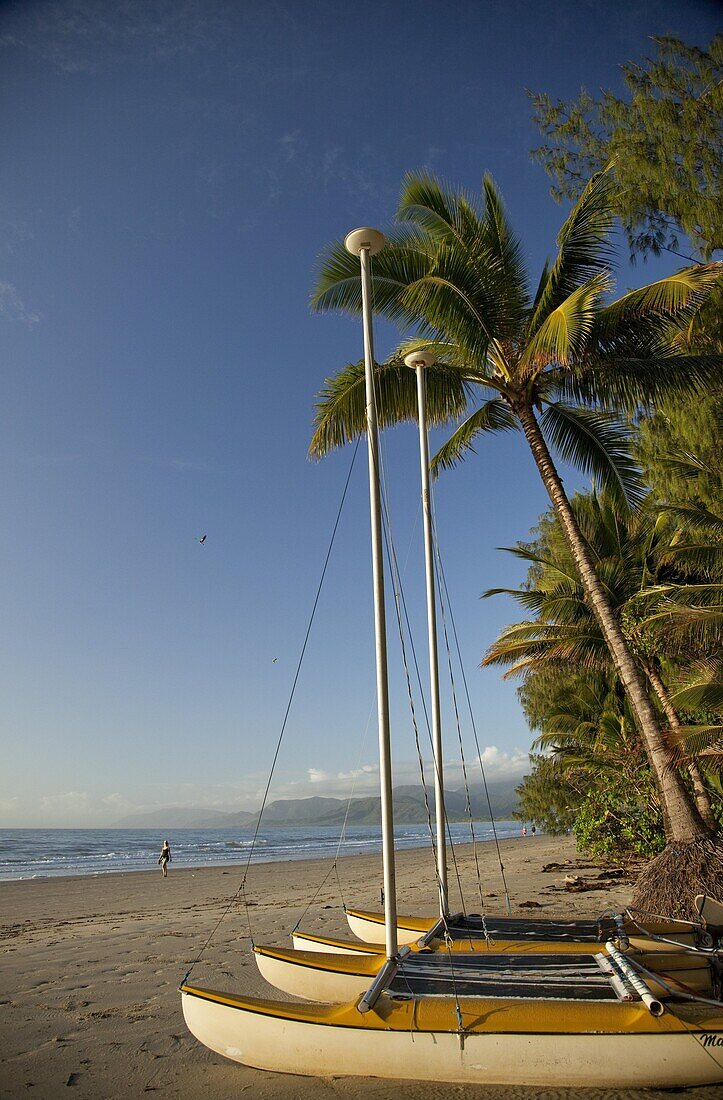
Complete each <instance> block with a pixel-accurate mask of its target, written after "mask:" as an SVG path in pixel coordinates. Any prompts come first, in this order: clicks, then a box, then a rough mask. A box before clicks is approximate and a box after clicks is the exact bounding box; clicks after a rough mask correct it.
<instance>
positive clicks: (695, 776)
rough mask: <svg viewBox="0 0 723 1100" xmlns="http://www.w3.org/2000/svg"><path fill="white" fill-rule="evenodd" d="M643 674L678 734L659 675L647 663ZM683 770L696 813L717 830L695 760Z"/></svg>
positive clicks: (677, 719)
mask: <svg viewBox="0 0 723 1100" xmlns="http://www.w3.org/2000/svg"><path fill="white" fill-rule="evenodd" d="M645 674H646V676H647V677H648V679H649V680H650V686H651V687H652V689H653V691H654V692H655V694H656V695H657V697H658V702H659V703H660V705H661V707H662V708H663V714H664V715H665V718H666V721H667V723H668V726H669V727H670V729H671V731H672V732H673V733H674V734H680V732H681V729H682V727H681V725H680V719H679V718H678V713H677V711H676V709H675V707H674V706H673V704H672V703H671V701H670V696H669V695H668V690H667V688H666V686H665V684H664V683H663V681H662V678H661V676H660V673H659V672H658V670H657V669H656V668H655V666H654V665H653V664H652V663H651V662H649V661H646V662H645ZM685 769H686V771H687V772H688V775H689V776H690V780H691V783H692V784H693V798H694V799H695V804H696V806H697V807H698V813H699V814H700V816H701V817H702V818H703V821H704V822H705V823H706V825H707V826H708V827H709V828H710V829H712V830H713V831H715V830H716V828H717V823H716V819H715V817H714V816H713V808H712V806H711V804H710V798H709V797H708V792H707V791H706V789H705V784H704V783H703V777H702V775H701V774H700V768H699V767H698V764H697V763H696V761H695V760H688V761H687V762H686V765H685Z"/></svg>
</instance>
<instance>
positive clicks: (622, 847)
mask: <svg viewBox="0 0 723 1100" xmlns="http://www.w3.org/2000/svg"><path fill="white" fill-rule="evenodd" d="M653 796H654V792H653V788H652V784H651V785H650V787H649V790H648V798H647V799H646V797H645V796H644V794H643V795H641V794H640V792H638V791H632V792H631V791H630V790H629V789H627V788H626V786H625V785H624V784H622V783H609V784H608V785H607V787H606V788H605V789H603V790H600V789H596V790H591V791H589V792H588V794H587V795H586V796H585V798H584V799H583V802H582V805H581V806H580V808H579V810H578V812H577V815H576V818H575V823H574V825H573V830H572V831H573V833H574V835H575V839H576V841H577V845H578V848H580V849H581V850H582V851H584V852H589V853H590V855H593V856H604V857H606V858H608V859H624V858H626V857H630V856H639V857H641V858H643V859H652V857H653V856H656V855H658V853H659V852H662V850H663V848H664V847H665V832H664V829H663V817H662V814H661V812H660V807H659V805H658V804H657V802H656V801H655V800H654V797H653Z"/></svg>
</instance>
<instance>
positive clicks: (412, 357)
mask: <svg viewBox="0 0 723 1100" xmlns="http://www.w3.org/2000/svg"><path fill="white" fill-rule="evenodd" d="M435 361H436V360H435V357H434V355H432V352H431V351H410V353H409V355H405V356H404V363H405V366H407V367H411V368H412V370H416V369H417V367H431V366H432V364H433V363H434V362H435Z"/></svg>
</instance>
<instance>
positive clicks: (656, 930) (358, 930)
mask: <svg viewBox="0 0 723 1100" xmlns="http://www.w3.org/2000/svg"><path fill="white" fill-rule="evenodd" d="M345 914H346V919H347V923H348V925H349V929H350V931H351V932H353V934H354V935H355V936H356V937H357V939H359V940H361V941H362V943H363V944H365V945H375V946H381V945H383V944H384V914H383V913H373V912H368V911H366V910H363V909H346V910H345ZM438 920H439V918H438V917H410V916H398V917H397V942H398V943H399V945H400V946H406V945H412V944H415V943H416V942H417V941H418V940H419V938H420V936H423V935H424V934H425V933H427V932H429V931H430V929H432V928H433V927H434V925H435V924H437V922H438ZM516 923H519V927H520V929H522V928H523V927H524V925H525V924H526V923H528V922H526V921H524V920H520V921H519V922H516V921H514V920H508V921H505V925H506V926H508V927H509V928H510V932H509V934H508V933H507V932H505V933H504V934H495V935H494V936H493V940H494V942H495V944H497V945H499V944H508V945H510V948H509V949H511V950H517V948H512V946H511V945H512V944H514V943H519V944H520V945H521V946H520V949H521V950H525V949H526V945H529V948H530V949H531V950H535V949H537V950H542V951H550V950H554V951H558V950H565V949H566V947H565V945H572V947H571V950H573V951H581V950H582V951H584V950H585V949H586V947H588V946H589V947H595V940H594V939H591V940H589V941H588V942H587V944H586V943H585V942H582V943H581V941H580V940H579V939H576V936H575V933H574V922H570V923H571V926H572V928H573V930H572V931H571V932H570V935H569V936H568V937H567V938H565V939H563V940H560V939H559V937H558V933H559V929H560V926H561V923H562V922H561V921H560V920H559V919H558V920H535V921H534V924H535V925H536V926H540V927H541V928H542V931H541V932H540V933H539V934H537V935H535V936H529V937H523V936H522V935H516V934H515V932H514V931H513V929H514V926H515V924H516ZM587 923H593V922H587ZM545 927H547V928H548V929H549V934H548V935H547V936H546V934H545V931H544V928H545ZM622 930H623V931H624V932H625V933H626V934H627V936H628V938H629V940H630V943H631V944H632V945H633V946H636V947H640V948H641V949H645V950H656V946H655V943H656V941H655V940H652V941H651V939H650V938H649V936H647V935H644V934H643V933H641V931H640V929H639V926H638V925H637V924H635V923H634V922H632V921H626V922H624V923H623V926H622ZM645 932H647V933H649V934H650V936H659V937H661V938H663V939H664V940H668V941H672V942H675V943H680V944H687V945H689V946H693V945H694V944H695V940H696V935H695V931H694V928H693V927H692V926H691V925H686V924H685V923H683V922H680V921H675V920H656V921H650V922H646V924H645ZM608 934H609V933H606V935H604V936H601V938H600V940H598V941H597V943H598V945H597V947H595V950H599V944H600V943H601V942H603V941H604V940H605V939H606V938H607V935H608ZM327 942H328V943H329V944H330V945H332V944H333V943H334V942H335V941H333V940H329V941H327ZM336 942H337V943H338V942H342V943H343V941H336ZM477 942H478V943H480V944H484V943H485V940H484V938H478V940H477ZM553 942H554V948H553V947H552V946H551V944H552V943H553ZM469 944H470V940H469V938H467V937H466V936H464V935H463V934H462V933H459V938H458V939H455V940H454V941H453V945H452V948H453V950H459V951H469V950H470V947H469ZM535 945H538V946H537V947H536V946H535ZM331 949H332V950H333V949H334V948H331ZM660 949H661V950H663V951H668V950H670V944H669V943H665V942H662V943H661V944H660ZM320 950H324V948H323V947H322V948H320Z"/></svg>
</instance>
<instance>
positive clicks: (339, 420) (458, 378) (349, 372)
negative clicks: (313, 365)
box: [309, 356, 469, 458]
mask: <svg viewBox="0 0 723 1100" xmlns="http://www.w3.org/2000/svg"><path fill="white" fill-rule="evenodd" d="M374 378H375V385H376V401H377V418H378V421H379V426H380V427H382V428H384V427H388V426H390V425H393V424H396V423H398V422H399V421H402V420H416V419H417V383H416V379H415V376H414V371H411V370H410V369H409V367H407V366H405V364H404V362H403V361H402V360H400V359H399V357H398V356H395V357H394V358H392V359H390V360H389V362H387V363H383V364H381V365H377V366H376V367H375V370H374ZM426 380H427V387H426V389H427V417H428V422H429V424H430V425H438V424H445V423H447V422H448V421H450V420H456V419H458V418H459V416H460V415H461V414H462V413H463V412H464V410H465V408H466V407H467V401H468V398H469V387H468V385H467V384H466V383H465V381H464V378H463V376H462V374H461V373H460V371H459V370H457V369H456V368H454V367H450V366H448V365H446V364H444V363H435V364H434V365H433V366H431V367H428V368H427V372H426ZM314 423H315V430H314V434H313V436H312V440H311V444H310V446H309V454H310V455H311V456H312V457H313V458H322V457H323V456H324V455H325V454H327V453H328V452H329V451H332V450H334V449H335V448H336V447H343V446H344V445H345V444H346V443H348V442H349V441H350V440H351V439H354V438H356V436H358V435H361V434H362V433H363V432H365V431H366V393H365V383H364V363H363V362H359V363H352V364H350V365H349V366H347V367H345V368H344V369H343V370H342V371H340V372H339V373H338V374H336V375H335V376H334V377H333V378H330V379H327V381H326V382H325V385H324V389H323V390H322V391H321V393H320V395H319V400H318V401H317V403H316V415H315V418H314Z"/></svg>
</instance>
